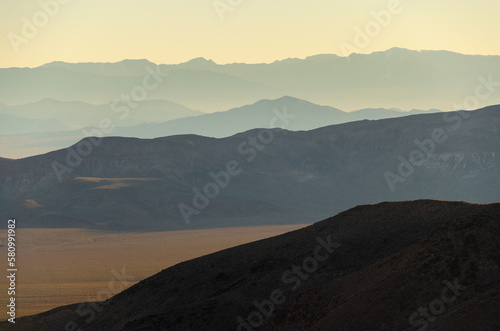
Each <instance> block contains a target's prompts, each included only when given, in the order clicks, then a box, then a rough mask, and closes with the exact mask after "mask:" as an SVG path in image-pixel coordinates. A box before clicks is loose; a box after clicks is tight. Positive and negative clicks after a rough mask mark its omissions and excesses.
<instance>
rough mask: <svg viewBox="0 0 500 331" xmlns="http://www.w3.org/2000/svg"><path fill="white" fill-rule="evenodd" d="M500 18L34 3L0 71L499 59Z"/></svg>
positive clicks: (361, 6) (12, 9) (457, 7)
mask: <svg viewBox="0 0 500 331" xmlns="http://www.w3.org/2000/svg"><path fill="white" fill-rule="evenodd" d="M499 10H500V3H499V2H498V1H493V0H482V1H476V2H469V1H453V2H452V1H450V0H447V1H440V2H439V3H436V2H435V1H429V0H426V1H418V2H416V1H409V0H391V1H387V0H375V1H374V0H361V1H356V3H353V2H350V1H346V0H344V1H336V2H330V1H327V0H320V1H316V2H315V3H314V4H310V3H307V2H304V1H299V0H293V1H288V2H287V3H286V5H285V4H280V3H272V2H271V3H269V2H265V3H264V2H255V1H238V2H233V3H232V4H229V3H228V2H227V1H200V0H191V1H190V2H188V3H186V2H183V3H176V2H173V1H160V0H153V1H149V2H148V3H147V4H146V5H145V4H144V3H140V5H139V2H138V1H127V2H124V1H118V0H111V1H106V2H105V3H102V2H98V1H95V0H91V1H85V2H79V1H69V0H64V1H62V0H45V1H35V0H29V1H23V2H16V3H9V5H8V8H7V9H6V10H4V11H2V12H1V13H0V30H1V31H2V33H3V34H4V38H2V40H1V41H0V47H1V48H2V49H4V51H2V53H1V54H0V66H1V67H4V68H5V67H36V66H40V65H42V64H44V63H49V62H52V61H54V60H58V61H59V60H60V61H64V62H70V63H78V62H118V61H120V60H121V59H123V58H131V59H144V58H145V59H148V60H150V61H152V62H155V63H183V62H186V61H188V60H189V59H193V58H197V57H200V56H203V57H205V58H208V59H213V60H214V61H215V62H216V63H221V64H224V63H232V62H241V63H269V62H273V61H275V60H278V59H286V58H289V57H290V58H304V57H306V56H308V55H311V54H337V55H339V56H346V55H348V54H350V53H353V52H354V53H360V54H369V53H372V52H375V51H383V50H387V49H390V48H392V47H394V46H397V47H401V48H407V49H425V50H449V51H452V52H457V53H462V54H478V55H490V54H500V45H498V43H495V42H492V40H491V36H492V31H498V30H500V23H499V22H498V20H497V19H496V17H495V13H497V12H499ZM332 22H334V24H332ZM373 22H378V27H377V26H375V25H374V24H373ZM464 22H467V23H468V24H464ZM495 26H496V27H497V28H495ZM416 27H418V29H417V28H416ZM359 31H367V32H366V33H365V32H363V33H365V34H368V39H367V40H363V39H366V38H364V37H360V38H358V36H359ZM299 45H300V46H299ZM61 46H64V47H61Z"/></svg>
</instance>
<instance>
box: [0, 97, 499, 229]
mask: <svg viewBox="0 0 500 331" xmlns="http://www.w3.org/2000/svg"><path fill="white" fill-rule="evenodd" d="M270 115H272V116H276V121H275V122H276V123H277V124H283V126H286V125H285V124H286V122H285V121H284V120H282V119H280V118H279V116H278V115H276V114H274V113H273V112H272V111H270ZM278 126H279V125H278ZM499 150H500V106H492V107H487V108H484V109H479V110H476V111H472V112H463V111H461V112H447V113H431V114H420V115H412V116H406V117H401V118H393V119H383V120H374V121H369V120H363V121H357V122H350V123H345V124H339V125H333V126H326V127H323V128H319V129H315V130H311V131H290V130H287V129H285V128H279V127H278V128H275V129H253V130H250V131H246V132H243V133H239V134H236V135H233V136H231V137H226V138H221V139H216V138H209V137H203V136H197V135H177V136H169V137H163V138H157V139H146V140H144V139H137V138H119V137H110V138H102V139H101V138H95V137H94V138H91V137H90V138H85V139H83V140H81V141H80V142H79V143H77V144H75V145H73V146H71V147H69V148H67V149H62V150H58V151H54V152H51V153H47V154H44V155H39V156H34V157H30V158H25V159H20V160H8V159H0V174H1V177H0V198H1V200H0V210H1V212H0V217H3V218H6V217H10V215H17V217H19V218H22V219H24V220H25V221H24V222H23V226H25V227H83V228H93V229H110V230H127V231H134V230H172V229H186V228H211V227H221V226H243V225H258V224H284V223H290V222H291V223H304V222H312V221H314V220H319V219H323V218H326V217H328V216H329V215H332V214H335V213H338V212H340V211H343V210H346V209H348V208H351V207H354V206H356V205H359V204H365V203H377V202H381V201H394V200H414V199H421V198H432V199H443V200H459V201H468V202H475V203H491V202H495V201H498V199H499V198H500V186H499V185H498V183H499V179H500V167H499V165H498V162H497V158H498V151H499ZM138 220H140V222H138Z"/></svg>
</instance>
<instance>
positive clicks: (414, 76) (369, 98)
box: [0, 48, 500, 112]
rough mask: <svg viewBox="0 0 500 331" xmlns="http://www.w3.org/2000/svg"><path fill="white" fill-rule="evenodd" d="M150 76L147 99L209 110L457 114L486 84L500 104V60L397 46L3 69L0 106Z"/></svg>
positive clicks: (71, 97) (120, 88)
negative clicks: (269, 106)
mask: <svg viewBox="0 0 500 331" xmlns="http://www.w3.org/2000/svg"><path fill="white" fill-rule="evenodd" d="M151 72H153V73H154V75H155V76H156V77H157V78H158V79H159V80H161V83H160V84H159V86H158V87H156V88H155V89H152V90H150V91H148V93H147V98H149V99H164V100H171V101H173V102H176V103H179V104H182V105H186V106H187V107H189V108H191V109H199V110H201V111H205V112H214V111H220V110H221V109H231V108H234V107H239V106H241V105H245V104H251V103H254V102H257V101H259V100H262V99H276V98H279V97H282V96H283V95H292V96H294V97H297V98H301V99H305V100H309V101H311V102H313V103H316V104H324V105H334V106H335V107H339V108H340V109H344V110H347V111H352V110H356V109H363V108H370V107H382V108H390V107H397V108H400V109H413V108H419V109H429V108H438V109H442V110H453V109H455V106H456V105H457V104H463V103H464V101H465V100H466V98H467V97H469V96H473V95H475V92H476V88H477V87H478V85H484V84H485V82H486V85H488V86H484V88H486V89H483V93H482V94H481V98H479V99H478V102H479V104H478V105H475V106H476V107H481V106H487V105H490V104H496V103H500V94H499V93H493V92H494V91H495V90H498V88H499V87H498V84H499V81H500V56H478V55H463V54H458V53H452V52H446V51H411V50H407V49H400V48H393V49H389V50H387V51H384V52H374V53H372V54H351V55H350V56H349V57H346V58H345V57H339V56H336V55H329V54H323V55H315V56H310V57H307V58H305V59H286V60H282V61H275V62H273V63H268V64H243V63H233V64H225V65H218V64H216V63H214V62H213V61H211V60H205V59H203V58H198V59H193V60H191V61H188V62H186V63H181V64H176V65H165V64H161V65H157V64H154V63H151V62H149V61H147V60H125V61H121V62H118V63H76V64H70V63H64V62H53V63H49V64H46V65H43V66H41V67H37V68H6V69H0V86H2V88H1V89H0V101H1V102H3V103H6V104H25V103H30V102H37V101H39V100H42V99H45V98H51V99H56V100H62V101H82V102H88V103H94V104H107V103H109V102H110V101H111V100H114V99H115V98H119V97H120V96H121V95H122V94H130V93H131V91H132V90H133V89H134V88H135V87H137V86H139V87H140V86H142V85H143V81H144V79H145V77H148V75H151ZM26 82H29V84H27V83H26ZM485 91H487V92H485ZM492 91H493V92H492ZM485 93H489V94H488V97H484V95H485ZM463 107H465V106H461V107H459V108H463ZM473 107H474V105H473Z"/></svg>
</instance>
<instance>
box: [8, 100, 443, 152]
mask: <svg viewBox="0 0 500 331" xmlns="http://www.w3.org/2000/svg"><path fill="white" fill-rule="evenodd" d="M115 108H116V107H115ZM113 110H114V108H113V107H112V106H110V105H90V104H86V103H82V102H59V101H56V100H50V99H46V100H42V101H40V102H38V103H34V104H28V105H20V106H4V107H0V116H1V115H2V113H5V114H16V115H17V114H19V116H26V117H29V118H36V119H41V120H44V121H46V120H51V119H58V121H62V122H63V123H64V126H63V128H65V129H61V128H59V130H55V129H56V127H54V126H49V125H48V124H47V125H43V121H42V122H38V123H37V124H38V125H36V126H35V127H33V126H25V125H24V124H23V123H20V125H16V123H15V122H12V121H11V122H10V123H5V125H6V131H0V143H2V151H0V155H1V156H4V157H13V158H20V157H26V156H31V155H34V154H41V153H44V152H50V151H53V150H56V149H59V148H63V147H66V146H68V145H72V144H74V143H77V142H78V141H79V140H81V139H82V138H83V137H85V136H88V135H99V134H102V135H104V136H122V137H137V138H159V137H164V136H171V135H177V134H197V135H204V136H207V137H216V138H223V137H228V136H232V135H234V134H237V133H239V132H244V131H247V130H251V129H254V128H272V127H276V126H282V127H283V123H282V124H276V123H272V121H273V119H276V117H277V116H278V117H280V116H281V117H284V116H285V117H287V116H288V118H286V123H284V124H285V125H284V127H286V128H287V129H289V130H312V129H317V128H319V127H323V126H327V125H332V124H339V123H346V122H350V121H356V120H362V119H370V120H373V119H381V118H392V117H401V116H405V115H409V114H421V113H430V112H437V111H438V110H429V111H421V110H412V111H410V112H403V111H399V110H395V109H365V110H360V111H356V112H350V113H346V112H343V111H341V110H339V109H336V108H333V107H328V106H319V105H315V104H312V103H310V102H307V101H305V100H300V99H297V98H293V97H288V96H287V97H282V98H279V99H276V100H261V101H258V102H257V103H255V104H252V105H247V106H243V107H239V108H234V109H230V110H227V111H223V112H216V113H211V114H203V113H201V112H200V111H195V110H191V109H189V108H187V107H184V106H182V105H178V104H175V103H172V102H168V101H163V100H151V101H144V102H141V103H138V107H137V108H135V109H132V108H130V109H129V111H128V113H127V114H126V115H127V116H126V117H125V118H122V116H123V115H124V113H122V112H120V113H117V112H114V111H113ZM200 114H201V115H200ZM103 119H109V121H111V122H112V123H113V125H114V126H115V128H114V129H113V130H110V132H104V131H102V130H100V131H99V130H98V131H96V130H95V128H96V127H97V128H99V123H101V121H102V120H103ZM35 124H36V123H35ZM30 128H31V129H33V128H34V129H35V130H31V131H30V130H29V129H30ZM82 129H84V130H82ZM30 132H31V133H30ZM7 133H8V135H6V134H7ZM23 150H25V152H23ZM2 152H3V154H2ZM23 153H24V154H23Z"/></svg>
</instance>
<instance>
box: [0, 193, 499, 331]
mask: <svg viewBox="0 0 500 331" xmlns="http://www.w3.org/2000/svg"><path fill="white" fill-rule="evenodd" d="M335 202H336V201H335V200H332V202H331V203H335ZM499 215H500V204H498V203H496V204H490V205H475V204H468V203H460V202H445V201H433V200H420V201H407V202H391V203H381V204H377V205H363V206H358V207H356V208H353V209H351V210H348V211H346V212H343V213H340V214H339V215H337V216H335V217H333V218H330V219H326V220H324V221H322V222H318V223H316V224H314V225H311V226H309V227H306V228H303V229H300V230H297V231H294V232H290V233H287V234H284V235H281V236H277V237H273V238H269V239H265V240H261V241H257V242H253V243H249V244H246V245H242V246H238V247H234V248H231V249H227V250H223V251H220V252H217V253H214V254H210V255H207V256H204V257H200V258H197V259H194V260H191V261H187V262H183V263H180V264H178V265H175V266H173V267H170V268H168V269H165V270H163V271H162V272H160V273H158V274H156V275H154V276H151V277H149V278H147V279H145V280H143V281H141V282H139V283H138V284H136V285H134V286H132V287H131V288H129V289H127V290H125V291H124V292H122V293H120V294H118V295H116V296H114V297H112V298H110V299H109V300H107V301H105V302H101V303H93V304H90V303H82V304H75V305H69V306H65V307H60V308H56V309H53V310H51V311H49V312H46V313H43V314H39V315H36V316H31V317H23V318H19V319H18V320H17V321H16V329H19V330H63V329H65V328H79V329H81V330H239V331H242V330H245V331H251V330H257V329H259V330H416V329H421V330H423V329H428V330H434V329H436V330H496V329H498V326H499V323H500V319H499V317H498V311H499V309H500V300H499V295H500V288H499V284H500V254H499V252H500V246H499V241H498V238H499V236H500V218H499V217H498V216H499ZM4 324H5V323H4ZM0 325H1V324H0Z"/></svg>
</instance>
